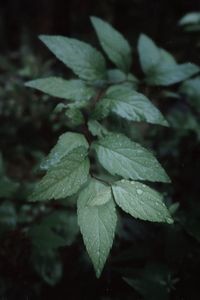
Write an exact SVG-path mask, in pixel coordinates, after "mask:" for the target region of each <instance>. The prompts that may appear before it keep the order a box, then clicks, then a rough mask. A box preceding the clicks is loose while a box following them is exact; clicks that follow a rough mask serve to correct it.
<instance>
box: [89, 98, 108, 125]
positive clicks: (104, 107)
mask: <svg viewBox="0 0 200 300" xmlns="http://www.w3.org/2000/svg"><path fill="white" fill-rule="evenodd" d="M110 111H111V102H110V101H107V99H101V100H100V101H99V102H97V104H96V106H95V109H94V111H93V112H92V113H91V118H92V119H96V120H102V119H104V118H106V117H107V116H108V115H109V113H110Z"/></svg>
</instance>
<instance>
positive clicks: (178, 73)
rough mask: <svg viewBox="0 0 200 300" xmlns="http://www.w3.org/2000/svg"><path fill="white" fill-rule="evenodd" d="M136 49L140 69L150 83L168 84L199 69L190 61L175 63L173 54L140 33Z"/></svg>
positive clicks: (199, 69) (180, 79) (187, 76)
mask: <svg viewBox="0 0 200 300" xmlns="http://www.w3.org/2000/svg"><path fill="white" fill-rule="evenodd" d="M138 51H139V57H140V63H141V67H142V70H143V71H144V73H145V74H146V75H147V78H146V82H147V83H148V84H150V85H163V86H168V85H171V84H175V83H178V82H180V81H183V80H185V79H187V78H189V77H191V76H193V75H195V74H196V73H198V72H199V71H200V68H199V67H198V66H197V65H195V64H192V63H184V64H177V63H176V60H175V59H174V58H173V56H172V55H171V54H170V53H169V52H167V51H166V50H164V49H162V48H159V47H158V46H157V45H156V44H155V43H154V42H153V41H152V40H151V39H150V38H149V37H147V36H146V35H143V34H142V35H141V36H140V38H139V42H138Z"/></svg>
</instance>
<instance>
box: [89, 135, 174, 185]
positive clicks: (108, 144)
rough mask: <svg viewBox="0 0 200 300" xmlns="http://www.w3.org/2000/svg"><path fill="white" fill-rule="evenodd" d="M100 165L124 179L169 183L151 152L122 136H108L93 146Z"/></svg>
mask: <svg viewBox="0 0 200 300" xmlns="http://www.w3.org/2000/svg"><path fill="white" fill-rule="evenodd" d="M93 146H94V149H95V150H96V153H97V157H98V160H99V162H100V163H101V165H102V166H103V167H104V168H105V169H106V170H107V171H108V172H109V173H111V174H112V175H115V174H117V175H120V176H122V177H124V178H126V179H129V178H130V179H133V180H134V179H138V180H148V181H161V182H170V179H169V177H168V176H167V174H166V173H165V171H164V169H163V168H162V167H161V165H160V164H159V162H158V161H157V159H156V158H155V157H154V156H153V154H152V153H151V152H149V151H148V150H146V149H145V148H143V147H142V146H140V145H139V144H137V143H135V142H132V141H131V140H130V139H129V138H127V137H126V136H124V135H122V134H110V135H108V136H106V137H105V138H102V139H100V140H99V141H97V142H95V143H94V144H93Z"/></svg>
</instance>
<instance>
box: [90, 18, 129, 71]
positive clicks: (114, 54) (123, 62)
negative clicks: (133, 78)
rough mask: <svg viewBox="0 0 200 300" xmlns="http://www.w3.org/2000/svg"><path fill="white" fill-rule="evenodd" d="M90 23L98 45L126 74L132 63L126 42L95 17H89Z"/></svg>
mask: <svg viewBox="0 0 200 300" xmlns="http://www.w3.org/2000/svg"><path fill="white" fill-rule="evenodd" d="M91 22H92V25H93V26H94V29H95V31H96V33H97V36H98V39H99V41H100V44H101V46H102V48H103V50H104V51H105V52H106V54H107V55H108V57H109V58H110V60H111V61H112V62H113V63H114V64H115V65H116V66H117V67H118V68H119V69H121V70H122V71H124V72H125V73H128V71H129V70H130V66H131V62H132V58H131V47H130V45H129V43H128V41H127V40H126V39H125V38H124V37H123V35H122V34H121V33H120V32H118V31H117V30H116V29H114V28H113V27H112V26H111V25H110V24H108V23H107V22H105V21H103V20H101V19H99V18H97V17H91Z"/></svg>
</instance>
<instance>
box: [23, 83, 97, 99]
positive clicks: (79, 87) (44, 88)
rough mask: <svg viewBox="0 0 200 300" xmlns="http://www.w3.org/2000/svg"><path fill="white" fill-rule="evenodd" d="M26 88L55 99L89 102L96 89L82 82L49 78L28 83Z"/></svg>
mask: <svg viewBox="0 0 200 300" xmlns="http://www.w3.org/2000/svg"><path fill="white" fill-rule="evenodd" d="M25 86H27V87H31V88H34V89H36V90H39V91H41V92H43V93H46V94H49V95H51V96H53V97H57V98H61V99H68V100H75V101H81V100H83V101H84V100H89V99H90V98H91V97H92V96H93V95H94V93H95V92H94V89H93V88H92V87H90V86H88V85H86V84H85V83H84V82H83V81H81V80H76V79H72V80H65V79H62V78H59V77H48V78H42V79H36V80H32V81H28V82H26V84H25Z"/></svg>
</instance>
